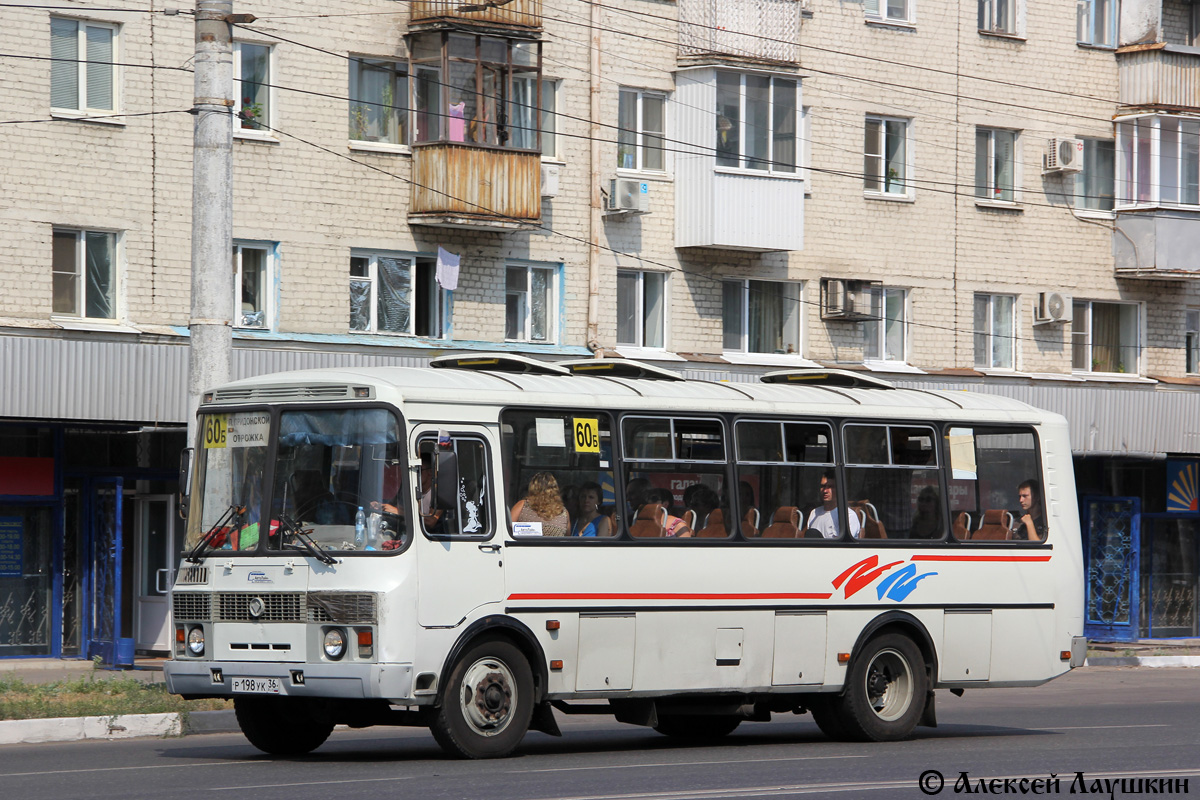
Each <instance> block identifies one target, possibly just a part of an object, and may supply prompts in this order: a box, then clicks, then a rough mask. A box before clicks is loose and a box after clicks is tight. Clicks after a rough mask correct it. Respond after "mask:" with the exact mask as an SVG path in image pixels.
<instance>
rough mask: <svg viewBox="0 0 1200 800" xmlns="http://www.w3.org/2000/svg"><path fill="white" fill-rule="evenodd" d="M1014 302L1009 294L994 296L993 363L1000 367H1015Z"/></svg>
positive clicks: (994, 365) (992, 364)
mask: <svg viewBox="0 0 1200 800" xmlns="http://www.w3.org/2000/svg"><path fill="white" fill-rule="evenodd" d="M1013 302H1014V298H1013V297H1011V296H1008V295H995V296H993V297H992V363H991V366H993V367H997V368H999V369H1012V367H1013Z"/></svg>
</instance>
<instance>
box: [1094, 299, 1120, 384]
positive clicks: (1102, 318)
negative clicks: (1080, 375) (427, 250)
mask: <svg viewBox="0 0 1200 800" xmlns="http://www.w3.org/2000/svg"><path fill="white" fill-rule="evenodd" d="M1120 366H1121V307H1120V306H1117V305H1113V304H1111V303H1092V371H1093V372H1121V371H1123V370H1121V369H1120Z"/></svg>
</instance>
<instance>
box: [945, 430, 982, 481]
mask: <svg viewBox="0 0 1200 800" xmlns="http://www.w3.org/2000/svg"><path fill="white" fill-rule="evenodd" d="M946 439H947V441H948V443H949V445H950V469H951V470H952V471H953V472H952V474H951V478H953V479H954V480H960V481H973V480H977V479H978V477H979V468H978V466H977V465H976V464H975V432H974V431H973V430H972V429H971V428H951V429H950V434H949V435H948V436H947V437H946Z"/></svg>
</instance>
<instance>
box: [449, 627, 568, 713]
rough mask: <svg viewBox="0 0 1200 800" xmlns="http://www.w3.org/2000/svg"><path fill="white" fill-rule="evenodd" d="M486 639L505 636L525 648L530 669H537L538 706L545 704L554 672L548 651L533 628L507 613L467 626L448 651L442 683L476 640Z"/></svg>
mask: <svg viewBox="0 0 1200 800" xmlns="http://www.w3.org/2000/svg"><path fill="white" fill-rule="evenodd" d="M485 638H487V639H503V640H505V641H507V642H508V643H509V644H511V645H512V646H513V647H516V648H517V649H518V650H520V651H521V654H522V655H523V656H524V657H525V660H526V661H528V662H529V667H530V669H532V670H533V683H534V687H533V690H534V700H535V703H536V704H538V705H540V704H541V703H543V702H544V701H545V699H546V686H547V682H548V681H549V676H550V673H549V670H548V669H547V666H546V654H545V652H544V651H543V650H542V645H541V643H539V642H538V640H537V637H536V636H534V635H533V631H531V630H530V629H529V627H528V626H526V625H525V624H524V623H523V622H521V621H520V620H518V619H514V618H513V617H509V616H505V615H503V614H492V615H489V616H486V617H482V618H480V619H477V620H476V621H475V622H472V623H471V624H470V625H468V626H467V628H466V630H464V631H463V632H462V635H461V636H459V637H458V641H456V642H455V643H454V646H453V647H451V648H450V652H449V653H447V654H446V660H445V662H444V663H443V664H442V671H441V674H440V676H439V685H441V684H442V683H444V681H446V680H447V679H448V678H449V676H450V670H452V669H453V668H454V665H455V664H456V663H458V660H459V659H460V658H461V657H462V654H463V653H464V652H465V651H466V650H467V649H468V648H470V647H472V646H474V645H475V643H476V642H478V641H480V640H481V639H485ZM441 698H442V693H441V692H439V693H438V700H437V703H438V704H439V705H440V704H441Z"/></svg>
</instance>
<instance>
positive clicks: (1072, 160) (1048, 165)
mask: <svg viewBox="0 0 1200 800" xmlns="http://www.w3.org/2000/svg"><path fill="white" fill-rule="evenodd" d="M1042 172H1043V174H1046V175H1051V174H1056V173H1066V172H1083V140H1082V139H1072V138H1069V137H1066V136H1055V137H1054V138H1053V139H1051V140H1050V141H1048V142H1047V143H1046V155H1045V156H1044V157H1043V158H1042Z"/></svg>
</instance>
